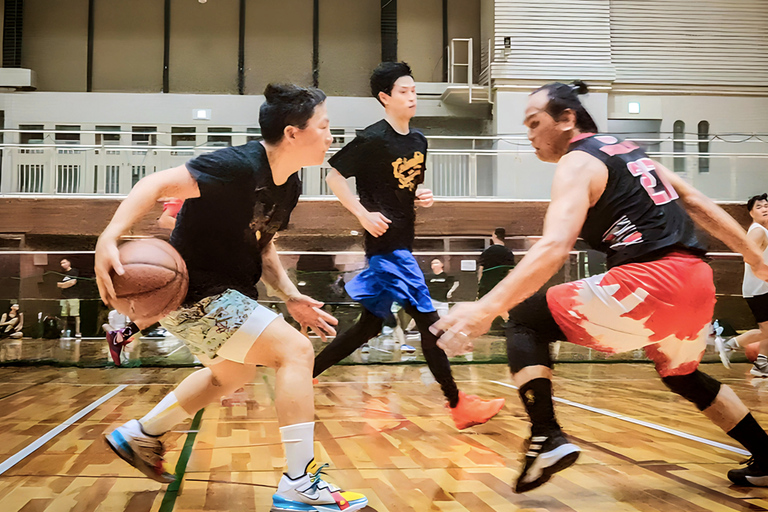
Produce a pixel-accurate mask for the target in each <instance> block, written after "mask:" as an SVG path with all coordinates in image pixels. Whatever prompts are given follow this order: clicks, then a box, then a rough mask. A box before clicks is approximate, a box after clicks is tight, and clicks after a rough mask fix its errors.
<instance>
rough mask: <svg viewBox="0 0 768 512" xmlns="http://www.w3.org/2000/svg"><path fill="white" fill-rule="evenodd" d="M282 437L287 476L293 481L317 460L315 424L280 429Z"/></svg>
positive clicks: (312, 422) (301, 424) (299, 424)
mask: <svg viewBox="0 0 768 512" xmlns="http://www.w3.org/2000/svg"><path fill="white" fill-rule="evenodd" d="M280 437H281V438H282V440H283V448H284V449H285V461H286V465H287V466H288V471H286V473H285V474H286V475H288V477H289V478H292V479H296V478H299V477H300V476H302V475H304V473H306V471H307V466H308V465H309V463H310V462H312V459H314V458H315V422H314V421H310V422H308V423H296V424H295V425H288V426H286V427H280Z"/></svg>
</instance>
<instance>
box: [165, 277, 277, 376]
mask: <svg viewBox="0 0 768 512" xmlns="http://www.w3.org/2000/svg"><path fill="white" fill-rule="evenodd" d="M278 316H279V315H278V314H277V313H275V312H274V311H272V310H271V309H268V308H266V307H264V306H262V305H261V304H259V303H258V302H256V301H255V300H253V299H252V298H250V297H247V296H245V295H243V294H242V293H240V292H237V291H235V290H227V291H225V292H224V293H220V294H219V295H213V296H211V297H206V298H204V299H202V300H200V301H198V302H196V303H194V304H192V305H191V306H189V307H182V308H180V309H177V310H176V311H174V312H172V313H171V314H169V315H168V316H166V317H165V318H163V319H162V320H160V325H162V326H163V327H165V328H166V329H167V330H168V331H169V332H170V333H171V334H173V335H174V336H176V337H177V338H179V339H181V340H183V341H184V343H185V344H186V345H187V347H189V350H190V351H191V352H192V353H193V354H194V355H196V356H197V357H198V358H199V359H200V360H201V362H203V363H204V364H205V363H206V362H208V361H207V360H213V359H215V358H217V357H221V358H224V359H229V360H230V361H236V362H238V363H243V362H245V356H246V355H247V354H248V351H249V350H250V348H251V347H252V346H253V342H254V341H256V339H257V338H258V337H259V336H261V333H262V332H264V329H266V328H267V326H268V325H269V324H270V323H272V321H273V320H275V319H276V318H277V317H278Z"/></svg>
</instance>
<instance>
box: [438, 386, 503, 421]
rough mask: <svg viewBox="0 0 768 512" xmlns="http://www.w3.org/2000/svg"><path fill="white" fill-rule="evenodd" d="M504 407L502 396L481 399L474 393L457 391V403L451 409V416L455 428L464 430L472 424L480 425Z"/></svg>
mask: <svg viewBox="0 0 768 512" xmlns="http://www.w3.org/2000/svg"><path fill="white" fill-rule="evenodd" d="M502 407H504V399H503V398H494V399H492V400H483V399H481V398H480V397H477V396H475V395H465V394H464V392H463V391H459V403H458V404H456V407H453V408H452V409H451V416H453V422H454V423H455V424H456V428H457V429H459V430H464V429H465V428H469V427H472V426H474V425H481V424H483V423H485V422H486V421H488V420H489V419H491V418H493V417H494V416H496V414H498V412H499V411H500V410H501V408H502Z"/></svg>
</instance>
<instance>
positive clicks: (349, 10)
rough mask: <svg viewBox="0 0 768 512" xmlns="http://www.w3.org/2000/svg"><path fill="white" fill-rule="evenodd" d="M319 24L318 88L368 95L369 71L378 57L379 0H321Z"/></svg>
mask: <svg viewBox="0 0 768 512" xmlns="http://www.w3.org/2000/svg"><path fill="white" fill-rule="evenodd" d="M319 24H320V34H319V39H320V52H319V57H320V63H319V74H318V82H319V85H320V88H321V89H323V90H324V91H325V93H326V94H329V95H335V96H369V95H370V86H369V78H370V76H371V71H373V68H375V67H376V65H378V63H379V62H380V61H381V1H380V0H322V1H321V2H320V20H319Z"/></svg>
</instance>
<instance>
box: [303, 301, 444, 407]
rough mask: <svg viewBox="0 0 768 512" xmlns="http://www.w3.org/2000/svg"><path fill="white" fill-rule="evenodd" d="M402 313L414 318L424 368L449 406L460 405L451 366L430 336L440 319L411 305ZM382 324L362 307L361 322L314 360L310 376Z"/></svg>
mask: <svg viewBox="0 0 768 512" xmlns="http://www.w3.org/2000/svg"><path fill="white" fill-rule="evenodd" d="M403 309H405V312H406V313H408V314H409V315H411V316H412V317H413V319H414V320H415V321H416V326H417V327H418V329H419V332H420V333H421V350H422V352H424V359H425V360H426V361H427V366H429V370H430V371H431V372H432V375H434V376H435V380H436V381H437V382H438V383H439V384H440V387H441V388H442V390H443V394H444V395H445V397H446V398H447V399H448V404H449V405H450V406H451V407H456V404H457V403H458V402H459V389H458V388H457V387H456V382H455V381H454V380H453V375H451V365H450V363H449V362H448V356H446V355H445V352H443V351H442V349H440V348H439V347H438V346H437V336H435V335H434V334H432V332H431V331H430V330H429V327H430V326H431V325H432V324H433V323H435V322H437V320H438V319H439V318H440V317H439V316H438V315H437V312H436V311H432V312H430V313H422V312H421V311H419V310H417V309H416V308H415V307H413V306H412V305H411V304H407V305H405V306H403ZM383 323H384V321H383V320H382V319H381V318H379V317H377V316H376V315H374V314H373V313H371V312H370V311H368V310H367V309H365V308H363V313H362V314H361V315H360V319H359V320H358V321H357V322H356V323H355V325H353V326H352V327H350V328H349V329H347V330H346V331H344V332H343V333H341V334H339V335H338V336H336V339H334V340H333V341H332V342H331V343H330V344H329V345H328V346H327V347H325V349H324V350H323V351H322V352H320V353H319V354H318V355H317V357H315V369H314V372H313V376H315V377H317V376H318V375H320V374H321V373H323V372H324V371H325V370H327V369H328V368H330V367H331V366H333V365H335V364H336V363H338V362H339V361H341V360H342V359H344V358H345V357H347V356H349V355H350V354H351V353H352V352H354V351H355V350H356V349H357V348H359V347H361V346H362V345H363V343H366V342H367V341H368V340H370V339H371V338H373V337H374V336H376V335H378V334H379V333H380V332H381V326H382V325H383Z"/></svg>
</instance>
